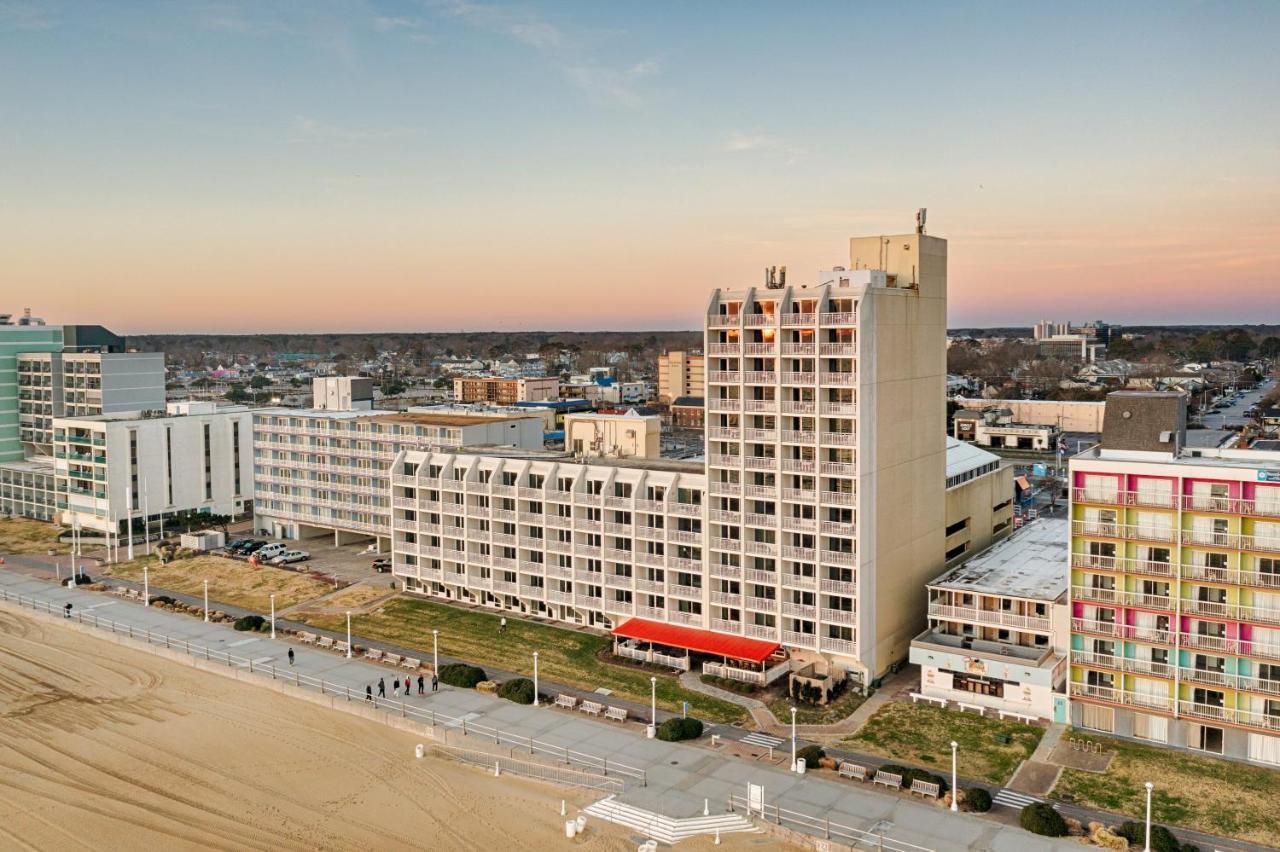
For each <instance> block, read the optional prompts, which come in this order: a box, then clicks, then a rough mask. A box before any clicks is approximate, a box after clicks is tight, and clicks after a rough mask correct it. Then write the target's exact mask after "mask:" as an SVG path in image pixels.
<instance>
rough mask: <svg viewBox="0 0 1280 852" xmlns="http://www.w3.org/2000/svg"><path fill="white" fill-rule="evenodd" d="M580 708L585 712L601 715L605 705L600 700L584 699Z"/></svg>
mask: <svg viewBox="0 0 1280 852" xmlns="http://www.w3.org/2000/svg"><path fill="white" fill-rule="evenodd" d="M578 709H579V710H581V711H582V712H583V713H588V714H590V715H592V716H599V715H600V714H601V713H603V712H604V705H603V704H601V703H600V702H598V701H583V702H582V706H581V707H579V708H578Z"/></svg>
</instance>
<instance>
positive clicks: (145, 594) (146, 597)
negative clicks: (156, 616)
mask: <svg viewBox="0 0 1280 852" xmlns="http://www.w3.org/2000/svg"><path fill="white" fill-rule="evenodd" d="M129 558H130V559H133V557H132V556H130V557H129ZM142 605H143V606H151V580H150V579H149V578H148V577H147V566H146V565H143V566H142Z"/></svg>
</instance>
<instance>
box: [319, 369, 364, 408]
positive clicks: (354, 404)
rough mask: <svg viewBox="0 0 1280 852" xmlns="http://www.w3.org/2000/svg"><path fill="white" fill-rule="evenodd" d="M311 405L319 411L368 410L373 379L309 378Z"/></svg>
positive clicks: (342, 377) (347, 377) (349, 377)
mask: <svg viewBox="0 0 1280 852" xmlns="http://www.w3.org/2000/svg"><path fill="white" fill-rule="evenodd" d="M311 388H312V397H313V400H314V401H313V403H312V405H313V407H314V408H316V409H317V410H319V411H360V410H364V411H368V410H370V409H372V408H373V379H366V378H359V377H354V376H332V377H329V378H318V379H312V380H311Z"/></svg>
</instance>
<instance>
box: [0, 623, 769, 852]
mask: <svg viewBox="0 0 1280 852" xmlns="http://www.w3.org/2000/svg"><path fill="white" fill-rule="evenodd" d="M416 742H417V739H416V738H415V737H414V736H413V735H412V734H409V733H405V732H401V731H396V730H393V729H391V728H388V727H386V726H384V725H380V724H378V723H376V722H372V721H368V720H364V719H358V718H355V717H352V716H348V715H346V714H344V713H340V712H336V711H333V710H328V709H326V708H322V707H318V706H315V705H312V704H309V703H307V702H303V701H299V700H297V699H292V698H289V697H288V696H285V695H281V694H278V693H276V692H274V691H271V690H267V689H259V688H257V687H254V686H253V685H251V684H244V683H239V682H236V681H233V680H231V679H229V678H223V677H220V676H218V675H216V674H211V673H207V672H201V671H198V670H196V669H193V668H189V667H187V666H184V665H180V664H178V663H174V662H171V661H169V660H163V659H160V658H158V657H156V656H153V655H151V654H148V653H146V652H144V651H140V650H134V649H131V648H124V647H121V646H120V645H117V644H115V643H112V642H108V641H104V640H101V639H97V638H95V637H92V636H86V635H84V634H82V633H78V632H74V631H72V630H71V629H69V628H66V627H63V626H61V625H58V624H56V623H54V622H49V621H45V620H39V619H36V618H33V617H31V616H28V615H25V614H19V613H15V612H13V611H11V610H8V609H3V608H0V847H7V848H10V849H41V850H44V849H160V848H163V849H165V850H177V849H196V848H215V849H263V850H266V849H373V848H376V849H379V850H382V849H409V848H429V849H491V850H492V849H513V848H529V849H544V848H560V849H563V848H569V847H573V848H581V849H586V850H622V849H634V848H635V839H634V838H633V837H631V835H630V832H628V830H627V829H625V828H622V827H619V826H612V825H608V824H606V823H603V822H601V821H600V820H591V821H590V824H589V826H588V831H587V834H586V836H585V837H582V838H578V839H576V840H573V841H570V840H566V839H565V837H564V820H563V819H562V818H561V817H560V801H561V799H568V800H569V814H570V815H571V816H572V815H574V814H576V807H575V806H581V805H585V804H586V803H588V802H589V801H591V800H592V799H593V798H597V796H596V795H594V794H591V793H583V792H576V791H571V790H567V789H562V788H557V787H553V786H550V785H543V784H540V783H536V782H532V781H524V780H521V779H516V778H512V777H510V776H507V777H504V778H503V779H501V780H498V779H495V778H493V777H491V776H489V775H487V774H486V773H485V772H483V771H481V770H479V769H476V768H473V767H468V766H463V765H460V764H457V763H453V762H451V761H448V760H444V759H435V758H427V759H424V760H416V759H414V757H413V747H414V745H415V744H416ZM725 841H726V842H725V844H724V847H725V848H735V847H737V848H744V847H746V846H753V847H755V848H761V844H762V843H764V842H765V841H764V838H763V837H762V836H761V835H739V836H736V837H732V838H730V837H726V838H725ZM681 848H682V849H683V848H691V849H698V848H702V849H710V848H711V844H710V841H709V839H708V840H707V841H705V842H704V841H703V840H702V839H699V840H698V841H697V842H695V843H691V844H681Z"/></svg>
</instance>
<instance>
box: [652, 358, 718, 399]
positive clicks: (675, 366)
mask: <svg viewBox="0 0 1280 852" xmlns="http://www.w3.org/2000/svg"><path fill="white" fill-rule="evenodd" d="M706 362H707V359H706V357H705V356H703V355H696V354H692V353H689V352H682V351H679V350H672V351H671V352H664V353H662V354H661V355H659V356H658V401H659V402H666V403H670V402H671V401H672V400H674V399H677V398H679V397H688V396H695V397H699V398H701V397H704V396H706V395H707V371H706V370H707V363H706Z"/></svg>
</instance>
